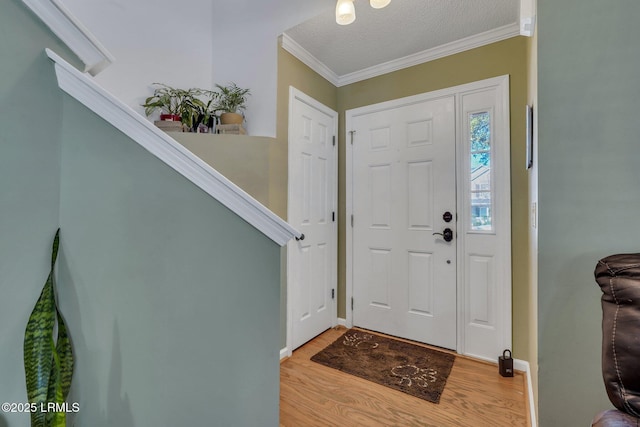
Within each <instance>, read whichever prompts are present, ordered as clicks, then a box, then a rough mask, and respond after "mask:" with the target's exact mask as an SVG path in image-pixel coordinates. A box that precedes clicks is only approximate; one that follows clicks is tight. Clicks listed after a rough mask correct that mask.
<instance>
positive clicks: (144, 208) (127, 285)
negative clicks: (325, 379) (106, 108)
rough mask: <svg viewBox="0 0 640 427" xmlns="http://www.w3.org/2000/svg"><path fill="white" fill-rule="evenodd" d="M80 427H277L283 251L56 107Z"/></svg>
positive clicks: (64, 270)
mask: <svg viewBox="0 0 640 427" xmlns="http://www.w3.org/2000/svg"><path fill="white" fill-rule="evenodd" d="M62 117H63V129H62V140H63V143H62V168H61V171H62V172H61V176H62V179H61V203H60V223H61V227H62V238H61V245H62V257H61V261H60V268H59V277H60V278H59V287H58V293H59V299H60V305H61V309H62V311H63V312H64V314H65V315H66V319H67V324H68V327H69V330H70V333H71V336H72V338H73V343H74V348H75V351H76V355H77V365H76V375H75V378H74V385H73V386H72V394H71V396H70V400H71V401H78V402H79V403H80V407H81V411H80V413H79V414H78V415H77V418H76V421H77V425H79V426H82V425H85V426H91V427H99V426H114V425H120V426H134V425H135V426H159V425H167V426H168V425H221V426H222V425H228V426H231V425H233V426H248V427H249V426H256V425H261V426H262V425H264V426H277V425H278V417H279V412H278V402H279V392H278V391H279V369H278V368H279V347H278V342H279V340H280V332H279V313H280V294H279V284H280V270H279V266H280V260H279V257H280V247H279V246H278V245H277V244H275V243H274V242H272V241H271V240H270V239H268V238H267V237H266V236H264V235H263V234H262V233H260V232H258V231H257V230H256V229H255V228H254V227H253V226H251V225H249V224H248V223H246V222H245V221H244V220H242V219H240V218H239V217H238V216H237V215H235V214H234V213H232V212H231V211H229V210H228V209H227V208H226V207H224V206H222V205H221V204H220V203H219V202H217V201H216V200H214V199H213V198H211V197H210V196H209V195H207V194H206V193H204V192H203V191H202V190H200V189H199V188H197V187H196V186H195V185H194V184H192V183H190V182H189V181H187V180H186V179H185V178H183V177H182V176H180V175H179V174H178V173H177V172H175V171H173V170H172V169H171V168H169V167H168V166H166V165H165V164H164V163H162V162H161V161H160V160H158V159H157V158H155V157H154V156H152V155H150V154H149V153H148V152H147V151H145V150H144V149H143V148H142V147H140V146H139V145H138V144H136V143H135V142H133V141H131V140H130V139H129V138H127V137H126V136H124V135H123V134H121V133H120V132H118V131H116V130H115V129H114V128H112V127H111V126H110V125H109V124H107V123H106V122H104V121H103V120H102V119H100V118H98V117H97V116H95V115H94V114H93V113H92V112H90V111H88V110H87V109H86V108H85V107H84V106H82V105H81V104H80V103H78V102H77V101H76V100H74V99H72V98H70V97H68V96H65V97H64V103H63V115H62Z"/></svg>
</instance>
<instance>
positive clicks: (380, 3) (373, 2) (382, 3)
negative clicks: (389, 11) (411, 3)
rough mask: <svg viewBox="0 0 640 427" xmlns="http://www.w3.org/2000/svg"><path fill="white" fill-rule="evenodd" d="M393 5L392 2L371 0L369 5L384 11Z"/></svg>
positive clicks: (388, 0)
mask: <svg viewBox="0 0 640 427" xmlns="http://www.w3.org/2000/svg"><path fill="white" fill-rule="evenodd" d="M389 3H391V0H370V1H369V4H370V5H371V7H372V8H374V9H382V8H383V7H385V6H388V5H389Z"/></svg>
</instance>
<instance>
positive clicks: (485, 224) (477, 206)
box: [468, 111, 493, 231]
mask: <svg viewBox="0 0 640 427" xmlns="http://www.w3.org/2000/svg"><path fill="white" fill-rule="evenodd" d="M468 120H469V142H470V144H469V147H470V153H469V155H470V163H469V164H470V170H469V179H470V184H471V185H470V187H469V188H470V192H469V195H470V197H471V203H470V206H471V215H470V216H469V218H470V219H471V224H470V228H471V230H472V231H493V221H492V215H491V214H492V211H493V185H492V181H491V114H490V113H489V112H488V111H482V112H476V113H471V114H469V116H468Z"/></svg>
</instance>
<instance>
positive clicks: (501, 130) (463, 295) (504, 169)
mask: <svg viewBox="0 0 640 427" xmlns="http://www.w3.org/2000/svg"><path fill="white" fill-rule="evenodd" d="M490 88H496V89H497V91H498V93H499V98H500V99H499V103H500V105H498V108H500V109H501V110H502V114H503V118H504V120H503V123H502V126H500V127H495V128H494V129H493V131H494V133H495V138H492V139H493V140H498V141H503V142H504V143H502V144H500V145H499V146H498V147H496V152H495V156H494V157H495V164H496V165H499V166H498V167H499V170H498V169H496V171H495V173H496V175H497V176H496V178H495V194H496V205H495V207H494V209H495V211H496V212H495V215H496V216H499V218H500V221H501V223H502V224H501V229H503V230H508V232H507V233H502V234H501V238H500V243H499V245H500V248H501V251H502V253H503V254H505V256H507V259H508V262H503V263H502V265H500V266H499V268H498V271H497V274H498V275H499V277H498V278H497V279H498V280H497V282H499V285H498V289H496V291H497V293H498V295H497V299H498V301H499V303H498V304H497V305H498V307H497V310H496V318H497V319H498V322H499V323H500V348H502V349H505V348H511V330H512V326H511V325H512V313H511V183H510V167H511V158H510V140H511V138H510V124H509V103H510V101H509V76H508V75H505V76H500V77H494V78H490V79H486V80H481V81H477V82H473V83H468V84H464V85H460V86H455V87H450V88H446V89H441V90H437V91H433V92H429V93H423V94H418V95H413V96H409V97H405V98H400V99H395V100H391V101H386V102H382V103H378V104H373V105H368V106H365V107H360V108H355V109H352V110H348V111H346V112H345V139H344V141H345V144H346V159H345V160H346V176H345V178H346V218H347V225H346V319H345V323H346V326H347V327H352V326H353V311H352V309H351V304H352V301H353V247H354V245H353V228H352V227H351V226H350V224H349V222H350V218H351V215H352V214H353V145H352V142H353V139H352V138H356V143H357V135H355V136H353V134H350V130H351V129H353V118H354V117H355V116H356V115H361V114H369V113H374V112H377V111H383V110H387V109H390V108H397V107H401V106H404V105H410V104H413V103H418V102H424V101H427V100H432V99H437V98H441V97H448V96H455V103H456V181H457V182H456V189H457V190H456V192H457V207H456V210H457V212H458V213H459V215H458V216H459V217H462V215H460V210H461V209H462V207H463V206H464V204H463V200H464V197H465V193H464V186H463V183H464V182H465V179H466V174H465V169H464V165H465V159H466V153H463V152H462V151H463V150H461V149H460V148H461V147H464V146H466V145H465V143H464V141H463V137H464V136H463V124H462V123H463V122H462V120H463V115H462V107H461V102H460V99H461V97H462V96H463V95H464V94H466V93H473V92H475V91H482V90H486V89H490ZM492 173H493V172H492ZM356 220H357V219H356ZM455 226H456V233H457V245H458V260H457V277H458V279H457V284H456V287H457V324H458V327H457V339H456V341H457V348H456V351H457V352H458V353H460V354H469V355H472V356H474V357H476V358H480V359H486V360H490V361H492V362H495V360H496V358H497V356H498V354H496V355H495V357H493V356H491V357H490V356H489V355H481V354H476V352H475V351H474V350H473V349H468V348H467V346H466V343H467V337H466V336H465V334H466V333H468V332H465V324H466V323H467V322H469V311H470V310H469V308H468V304H467V302H468V299H469V297H468V295H467V292H466V289H465V286H464V285H463V280H465V279H464V278H465V271H466V266H465V262H464V260H465V255H466V252H465V248H466V245H465V243H466V241H465V240H466V239H465V234H466V233H465V230H464V228H463V226H462V221H460V220H458V221H456V224H455Z"/></svg>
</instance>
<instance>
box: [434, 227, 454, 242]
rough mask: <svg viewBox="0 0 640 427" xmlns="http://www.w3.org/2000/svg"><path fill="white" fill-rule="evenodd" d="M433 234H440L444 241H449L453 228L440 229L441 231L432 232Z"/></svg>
mask: <svg viewBox="0 0 640 427" xmlns="http://www.w3.org/2000/svg"><path fill="white" fill-rule="evenodd" d="M433 235H434V236H435V235H438V236H442V238H443V239H444V241H445V242H450V241H452V240H453V230H452V229H450V228H449V227H447V228H445V229H444V230H442V233H433Z"/></svg>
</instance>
